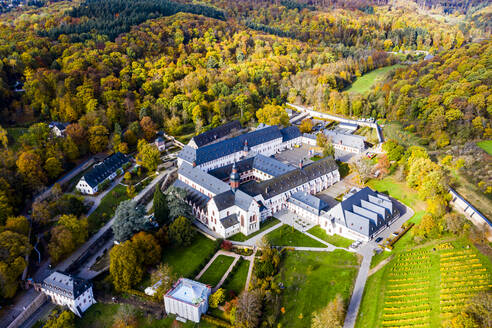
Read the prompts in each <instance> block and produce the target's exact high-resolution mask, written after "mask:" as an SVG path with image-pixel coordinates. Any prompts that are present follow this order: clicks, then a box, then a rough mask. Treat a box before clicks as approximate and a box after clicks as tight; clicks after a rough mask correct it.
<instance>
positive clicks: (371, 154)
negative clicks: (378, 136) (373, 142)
mask: <svg viewBox="0 0 492 328" xmlns="http://www.w3.org/2000/svg"><path fill="white" fill-rule="evenodd" d="M367 157H368V158H369V159H373V158H374V157H376V154H375V153H367Z"/></svg>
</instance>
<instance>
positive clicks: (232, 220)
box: [220, 213, 239, 229]
mask: <svg viewBox="0 0 492 328" xmlns="http://www.w3.org/2000/svg"><path fill="white" fill-rule="evenodd" d="M220 223H221V224H222V226H223V227H224V228H225V229H228V228H230V227H232V226H235V225H236V224H239V220H238V219H237V214H236V213H234V214H231V215H229V216H226V217H225V218H223V219H220Z"/></svg>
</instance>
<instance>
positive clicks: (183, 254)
mask: <svg viewBox="0 0 492 328" xmlns="http://www.w3.org/2000/svg"><path fill="white" fill-rule="evenodd" d="M215 250H216V244H215V242H214V241H212V240H210V239H208V238H207V237H205V236H203V235H202V234H200V233H197V234H196V237H195V240H193V244H191V246H188V247H171V248H170V249H167V250H164V251H163V256H162V262H163V263H167V264H168V265H170V266H171V267H172V269H173V272H174V274H175V275H176V276H177V277H185V278H191V279H193V278H195V277H191V275H192V274H193V273H194V272H195V271H196V270H197V269H198V268H199V267H200V266H201V265H202V263H203V262H204V260H207V259H209V258H210V256H211V255H212V254H213V253H215Z"/></svg>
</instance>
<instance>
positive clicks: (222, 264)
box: [199, 255, 234, 286]
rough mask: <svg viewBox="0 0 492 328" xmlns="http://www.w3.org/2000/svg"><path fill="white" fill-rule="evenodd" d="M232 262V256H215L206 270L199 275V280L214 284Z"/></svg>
mask: <svg viewBox="0 0 492 328" xmlns="http://www.w3.org/2000/svg"><path fill="white" fill-rule="evenodd" d="M232 262H234V258H233V257H231V256H227V255H219V256H217V257H216V258H215V260H214V262H213V263H212V264H211V265H210V266H209V267H208V269H207V271H205V273H204V274H203V275H202V276H201V277H200V279H199V280H200V282H203V283H204V284H209V285H210V286H216V285H217V284H218V283H219V281H220V279H221V278H222V276H223V275H224V273H226V271H227V269H229V267H230V266H231V264H232Z"/></svg>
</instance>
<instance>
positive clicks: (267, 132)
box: [178, 126, 282, 165]
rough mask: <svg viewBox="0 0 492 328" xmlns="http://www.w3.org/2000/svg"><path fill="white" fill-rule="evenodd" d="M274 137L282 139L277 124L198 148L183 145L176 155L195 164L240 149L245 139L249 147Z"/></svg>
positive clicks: (242, 147)
mask: <svg viewBox="0 0 492 328" xmlns="http://www.w3.org/2000/svg"><path fill="white" fill-rule="evenodd" d="M275 139H282V134H281V133H280V130H279V128H278V127H277V126H270V127H267V128H264V129H261V130H255V131H253V132H249V133H246V134H242V135H240V136H237V137H234V138H230V139H225V140H222V141H219V142H216V143H213V144H209V145H206V146H203V147H200V148H198V149H194V148H193V147H190V146H185V147H184V148H183V150H181V152H180V153H179V154H178V157H179V158H181V159H183V160H185V161H187V162H189V163H193V162H195V164H196V165H200V164H203V163H207V162H210V161H213V160H216V159H218V158H221V157H224V156H227V155H231V154H234V153H237V152H240V151H242V150H243V149H244V145H245V141H247V143H248V146H249V148H251V147H254V146H257V145H260V144H263V143H265V142H268V141H272V140H275Z"/></svg>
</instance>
